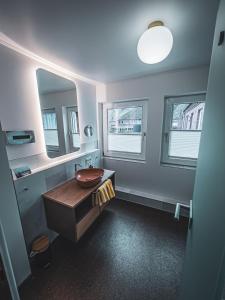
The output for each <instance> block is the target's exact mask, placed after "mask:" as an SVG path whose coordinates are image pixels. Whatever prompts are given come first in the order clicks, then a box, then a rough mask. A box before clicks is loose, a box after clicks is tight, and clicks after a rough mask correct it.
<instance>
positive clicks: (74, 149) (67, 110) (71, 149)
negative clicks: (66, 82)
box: [66, 105, 80, 152]
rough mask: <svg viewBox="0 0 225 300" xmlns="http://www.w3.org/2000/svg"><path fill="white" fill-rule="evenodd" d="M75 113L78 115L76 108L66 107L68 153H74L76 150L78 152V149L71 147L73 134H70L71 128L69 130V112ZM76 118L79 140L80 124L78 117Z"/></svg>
mask: <svg viewBox="0 0 225 300" xmlns="http://www.w3.org/2000/svg"><path fill="white" fill-rule="evenodd" d="M73 111H74V112H76V113H78V107H77V106H75V105H74V106H69V107H66V113H67V127H68V135H69V148H70V152H76V151H78V150H80V148H78V147H74V145H73V133H72V128H71V120H70V114H71V112H73ZM77 116H78V132H77V133H78V134H79V138H80V123H79V115H78V114H77Z"/></svg>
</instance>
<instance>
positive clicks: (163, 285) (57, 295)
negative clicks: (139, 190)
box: [20, 200, 187, 300]
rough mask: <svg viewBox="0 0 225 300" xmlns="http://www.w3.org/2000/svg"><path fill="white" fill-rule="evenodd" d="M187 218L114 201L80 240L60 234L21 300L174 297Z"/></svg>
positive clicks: (153, 299) (169, 299)
mask: <svg viewBox="0 0 225 300" xmlns="http://www.w3.org/2000/svg"><path fill="white" fill-rule="evenodd" d="M186 229H187V223H186V221H185V220H181V222H179V223H177V222H176V221H174V219H173V216H172V215H170V214H167V213H164V212H160V211H157V210H154V209H151V208H146V207H143V206H140V205H135V204H132V203H128V202H125V201H121V200H115V201H113V202H112V203H111V204H110V206H109V207H108V209H107V210H105V211H104V213H103V214H102V215H101V217H100V218H99V219H98V220H97V221H96V222H95V224H94V225H93V226H92V227H91V229H90V230H89V231H88V232H87V233H86V234H85V236H84V237H83V238H82V239H81V240H80V242H79V243H78V244H76V245H75V244H73V243H71V242H69V241H67V240H64V239H63V238H57V239H56V241H55V242H54V244H53V262H52V265H51V267H50V268H49V269H47V270H34V273H33V277H32V278H31V279H30V280H28V281H27V282H26V283H25V284H24V285H23V286H22V287H21V289H20V294H21V298H22V300H31V299H32V300H35V299H41V300H48V299H49V300H50V299H52V300H53V299H54V300H117V299H118V300H128V299H129V300H145V299H146V300H156V299H157V300H164V299H165V300H175V299H177V296H178V290H179V286H180V281H181V273H182V263H183V257H184V250H185V240H186Z"/></svg>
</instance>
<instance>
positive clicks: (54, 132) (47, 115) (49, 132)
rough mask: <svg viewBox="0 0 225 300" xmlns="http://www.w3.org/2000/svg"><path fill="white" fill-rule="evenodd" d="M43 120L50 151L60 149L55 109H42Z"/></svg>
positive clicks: (46, 141)
mask: <svg viewBox="0 0 225 300" xmlns="http://www.w3.org/2000/svg"><path fill="white" fill-rule="evenodd" d="M42 121H43V127H44V135H45V143H46V146H47V149H48V150H50V151H58V150H59V138H58V128H57V118H56V112H55V109H44V110H42Z"/></svg>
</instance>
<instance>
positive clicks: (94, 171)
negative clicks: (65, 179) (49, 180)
mask: <svg viewBox="0 0 225 300" xmlns="http://www.w3.org/2000/svg"><path fill="white" fill-rule="evenodd" d="M103 174H104V170H103V169H98V168H89V169H81V170H79V171H77V172H76V174H75V178H76V180H77V183H78V184H79V185H80V186H81V187H83V188H89V187H93V186H95V185H97V184H98V183H99V182H100V181H101V179H102V176H103Z"/></svg>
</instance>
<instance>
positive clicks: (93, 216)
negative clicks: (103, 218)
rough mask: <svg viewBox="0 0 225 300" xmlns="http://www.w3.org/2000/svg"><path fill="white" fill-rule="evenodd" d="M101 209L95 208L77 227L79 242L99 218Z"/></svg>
mask: <svg viewBox="0 0 225 300" xmlns="http://www.w3.org/2000/svg"><path fill="white" fill-rule="evenodd" d="M99 214H100V211H99V207H98V206H95V207H93V208H92V209H91V210H90V211H89V213H88V214H87V215H86V216H85V217H84V218H83V219H82V220H81V221H80V222H79V223H77V225H76V230H77V240H79V239H80V238H81V236H82V235H83V234H84V233H85V231H86V230H87V229H88V228H89V227H90V226H91V224H92V223H93V222H94V220H95V219H96V218H97V217H98V216H99Z"/></svg>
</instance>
